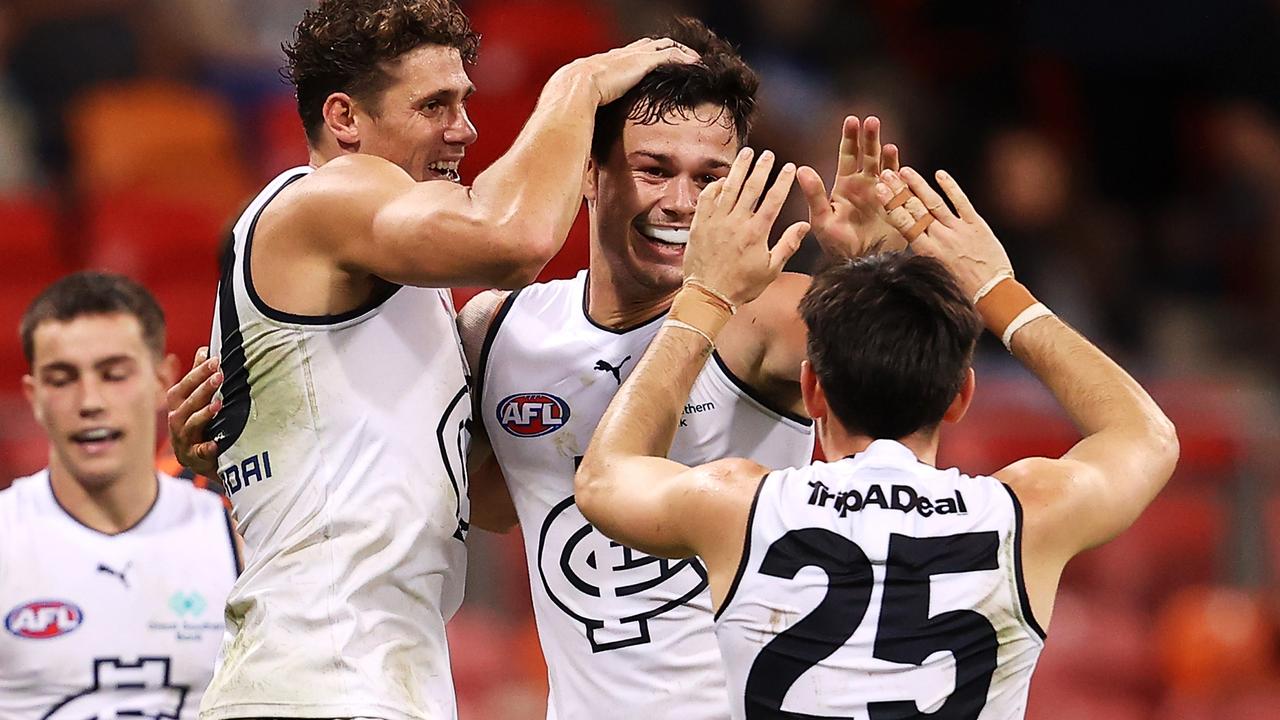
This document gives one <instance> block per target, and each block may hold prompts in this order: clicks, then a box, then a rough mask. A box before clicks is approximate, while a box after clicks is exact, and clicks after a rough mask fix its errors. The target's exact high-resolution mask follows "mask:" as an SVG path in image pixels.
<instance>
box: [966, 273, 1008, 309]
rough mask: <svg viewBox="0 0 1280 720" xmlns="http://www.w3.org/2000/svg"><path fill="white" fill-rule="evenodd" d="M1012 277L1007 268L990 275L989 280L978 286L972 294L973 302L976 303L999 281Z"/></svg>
mask: <svg viewBox="0 0 1280 720" xmlns="http://www.w3.org/2000/svg"><path fill="white" fill-rule="evenodd" d="M1012 279H1013V273H1012V272H1010V271H1008V270H1001V271H1000V272H998V273H996V274H995V276H994V277H992V278H991V279H990V280H988V281H986V282H985V283H983V285H982V287H980V288H978V292H976V293H974V294H973V304H974V305H977V304H978V301H979V300H981V299H982V298H984V297H986V296H987V293H989V292H991V291H992V290H994V289H995V287H996V286H997V285H999V284H1000V283H1001V282H1003V281H1005V280H1012Z"/></svg>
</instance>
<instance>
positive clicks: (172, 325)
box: [148, 278, 217, 374]
mask: <svg viewBox="0 0 1280 720" xmlns="http://www.w3.org/2000/svg"><path fill="white" fill-rule="evenodd" d="M148 289H149V290H151V292H152V293H153V294H154V295H155V296H156V300H157V301H158V302H159V303H160V307H161V308H162V309H163V310H164V316H165V324H166V328H167V339H166V340H167V342H166V343H165V344H166V345H167V349H168V351H169V352H171V353H176V354H177V356H178V369H179V374H181V373H185V372H186V371H187V370H188V369H190V368H191V360H192V358H193V357H195V352H196V348H198V347H200V346H202V345H208V344H209V332H210V330H211V328H212V327H213V303H214V296H215V295H216V294H217V283H216V282H211V281H207V280H206V281H201V282H195V281H192V282H187V281H184V280H183V279H182V278H173V279H169V280H166V281H164V282H160V283H156V284H154V285H152V286H150V287H149V288H148Z"/></svg>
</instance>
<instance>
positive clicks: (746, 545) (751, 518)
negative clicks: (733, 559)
mask: <svg viewBox="0 0 1280 720" xmlns="http://www.w3.org/2000/svg"><path fill="white" fill-rule="evenodd" d="M768 479H769V473H765V474H764V475H763V476H761V478H760V484H759V485H756V494H755V497H753V498H751V509H750V510H749V511H747V532H746V534H745V535H744V536H743V538H742V558H741V559H740V560H738V571H737V572H736V573H734V575H733V582H732V583H730V584H729V591H728V592H726V593H725V594H724V601H722V602H721V603H720V608H719V609H717V610H716V613H715V615H714V616H713V618H712V619H713V620H719V619H720V616H721V615H723V614H724V611H725V609H727V608H728V607H729V603H731V602H733V596H734V595H736V594H737V593H738V585H739V584H741V583H742V576H743V575H745V574H746V573H747V561H749V560H750V559H751V530H752V527H753V526H754V525H755V522H756V505H758V504H759V503H760V492H761V491H762V490H764V481H765V480H768Z"/></svg>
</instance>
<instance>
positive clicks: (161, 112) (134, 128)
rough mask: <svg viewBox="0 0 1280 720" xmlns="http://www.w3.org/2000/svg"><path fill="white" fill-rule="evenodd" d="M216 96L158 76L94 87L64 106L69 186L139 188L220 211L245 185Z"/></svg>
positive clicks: (91, 193)
mask: <svg viewBox="0 0 1280 720" xmlns="http://www.w3.org/2000/svg"><path fill="white" fill-rule="evenodd" d="M231 118H232V114H231V112H230V110H229V108H228V107H227V106H226V105H225V103H223V101H222V100H220V99H219V98H217V97H216V96H214V95H211V94H208V93H205V92H202V91H200V90H198V89H196V88H192V87H187V86H184V85H178V84H173V83H169V82H165V81H160V80H145V81H135V82H131V83H123V84H115V85H106V86H101V87H98V88H95V89H94V90H91V91H89V92H88V93H87V94H85V95H83V96H81V97H79V98H77V100H76V101H75V102H74V103H73V104H72V106H71V107H70V108H69V110H68V118H67V125H68V127H67V133H68V140H69V143H70V145H71V149H72V154H73V158H74V167H73V173H74V176H75V185H76V188H77V190H78V191H79V192H80V193H81V194H82V195H83V196H86V197H95V196H98V195H101V194H104V193H107V194H112V193H116V192H119V191H139V190H141V191H147V192H150V193H151V194H153V195H157V196H161V197H178V198H182V199H183V200H185V201H188V202H196V203H200V204H203V205H205V206H207V207H209V208H211V209H213V210H216V211H220V212H223V213H229V212H231V211H233V210H234V209H235V208H236V206H237V205H238V204H239V203H241V202H243V201H244V200H245V198H246V197H247V196H248V195H249V194H250V193H251V192H252V191H253V189H254V188H253V185H252V183H251V181H250V176H249V173H248V172H247V171H246V170H245V167H244V163H243V161H242V160H241V156H240V152H241V150H240V147H241V146H240V140H239V138H238V137H237V132H236V127H235V124H234V122H233V121H232V119H231Z"/></svg>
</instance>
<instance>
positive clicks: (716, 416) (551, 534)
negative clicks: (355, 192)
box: [479, 271, 813, 720]
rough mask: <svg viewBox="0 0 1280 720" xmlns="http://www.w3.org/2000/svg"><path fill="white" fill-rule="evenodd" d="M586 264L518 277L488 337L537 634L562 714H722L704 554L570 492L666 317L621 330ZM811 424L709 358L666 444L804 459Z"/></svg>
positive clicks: (499, 428)
mask: <svg viewBox="0 0 1280 720" xmlns="http://www.w3.org/2000/svg"><path fill="white" fill-rule="evenodd" d="M585 291H586V273H585V271H584V272H582V273H579V275H578V276H577V277H576V278H574V279H572V280H556V281H552V282H549V283H545V284H538V285H533V286H530V287H528V288H525V289H524V290H521V291H519V292H517V293H513V294H512V295H511V296H510V297H509V298H508V299H507V301H506V303H505V304H504V305H503V307H502V309H501V310H500V311H499V313H500V314H499V315H498V316H497V318H496V319H495V321H494V323H493V325H492V327H491V328H490V331H489V336H488V337H487V338H486V341H485V344H484V347H483V351H482V359H481V364H482V370H481V372H482V373H483V380H482V385H481V390H480V391H479V392H480V395H481V403H480V408H481V412H482V413H483V417H484V423H485V428H486V430H487V431H488V434H489V439H490V440H491V442H492V443H493V448H494V452H495V454H496V456H497V459H498V462H499V464H500V465H501V467H502V471H503V474H504V475H505V476H506V480H507V485H508V487H509V488H510V491H511V497H512V500H513V501H514V503H515V507H516V512H517V514H518V515H519V518H520V525H521V528H522V531H523V532H524V541H525V550H526V552H525V554H526V556H527V558H528V562H529V577H530V582H531V585H532V590H533V607H534V612H535V615H536V619H537V625H538V637H539V639H540V640H541V643H542V651H543V654H544V655H545V656H546V660H547V667H548V669H549V675H550V698H549V704H550V708H549V711H548V716H549V717H553V718H557V719H558V720H573V719H576V718H583V719H588V718H589V719H591V720H599V719H600V718H609V719H610V720H657V719H658V718H682V720H705V719H710V718H727V717H728V715H729V711H728V695H727V692H726V688H725V678H724V670H723V666H722V664H721V662H720V654H719V651H718V649H717V648H716V643H715V634H714V628H713V624H712V616H711V599H710V594H709V592H708V590H707V573H706V569H705V568H704V567H703V566H702V564H701V563H700V562H699V561H698V560H697V559H696V558H689V559H685V560H666V559H661V558H655V557H651V556H649V555H645V554H644V553H640V552H637V551H635V550H632V549H630V548H627V547H624V546H621V545H619V544H618V543H615V542H613V541H611V540H609V539H608V538H606V537H605V536H604V535H601V534H600V533H599V532H598V531H596V530H595V528H593V527H592V526H591V525H590V524H589V523H588V522H587V521H586V519H584V518H583V516H582V514H581V513H580V512H579V511H578V508H577V506H576V505H575V504H574V502H573V475H574V471H575V470H576V468H577V465H578V462H579V461H580V459H581V456H582V455H583V453H584V451H585V450H586V449H587V442H588V441H589V440H590V439H591V434H592V432H594V431H595V428H596V425H597V424H599V422H600V418H601V417H602V416H603V415H604V411H605V408H606V407H607V406H608V404H609V401H610V400H611V399H612V398H613V396H614V394H615V393H616V392H617V390H618V388H619V386H620V385H621V384H622V381H624V380H626V378H627V376H628V375H629V374H630V372H631V370H632V369H633V368H634V367H635V364H636V362H637V361H638V360H639V359H640V356H641V355H643V354H644V351H645V348H646V347H648V345H649V343H650V342H651V341H652V340H653V338H654V336H655V335H656V334H657V332H658V329H659V326H660V325H661V318H654V319H653V320H651V321H649V322H647V323H644V324H642V325H640V326H639V327H635V328H632V329H630V330H626V331H615V330H611V329H608V328H604V327H601V326H598V325H596V324H594V323H593V322H592V321H591V320H590V319H589V318H588V317H587V315H586V311H585V298H586V295H585ZM812 454H813V433H812V430H811V427H810V422H809V421H808V420H807V419H804V418H795V417H788V416H786V415H785V414H783V413H779V412H777V411H774V410H771V409H769V408H768V407H766V406H765V405H764V404H762V403H761V402H760V401H758V400H756V399H755V398H754V397H752V395H751V393H750V391H749V390H747V389H745V387H744V386H742V385H741V384H740V383H739V381H738V380H737V379H736V378H734V377H733V376H732V375H731V374H730V373H729V372H728V370H727V369H726V368H725V367H724V365H723V364H722V363H721V361H720V358H719V357H714V358H713V359H712V360H709V361H708V362H707V367H706V368H705V369H704V370H703V371H702V373H701V374H700V375H699V376H698V378H697V381H696V382H695V383H694V387H693V391H692V393H691V394H690V395H689V401H688V404H686V405H685V407H684V413H683V417H682V419H681V421H680V428H679V430H677V432H676V436H675V443H674V445H673V446H672V449H671V455H670V456H671V458H672V459H674V460H677V461H680V462H683V463H686V464H689V465H698V464H701V463H705V462H710V461H712V460H718V459H720V458H725V457H749V458H752V459H754V460H756V461H757V462H760V463H763V464H765V465H768V466H770V467H788V466H792V465H802V464H805V463H808V461H809V460H810V458H811V457H812Z"/></svg>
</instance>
